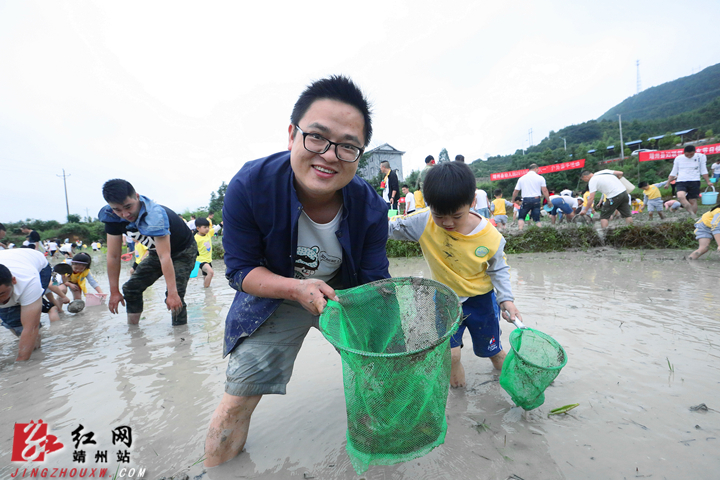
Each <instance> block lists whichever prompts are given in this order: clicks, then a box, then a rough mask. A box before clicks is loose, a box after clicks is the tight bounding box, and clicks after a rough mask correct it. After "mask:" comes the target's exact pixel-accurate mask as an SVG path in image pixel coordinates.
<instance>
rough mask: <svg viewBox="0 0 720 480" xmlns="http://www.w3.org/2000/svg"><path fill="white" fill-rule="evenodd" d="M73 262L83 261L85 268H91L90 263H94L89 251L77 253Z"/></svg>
mask: <svg viewBox="0 0 720 480" xmlns="http://www.w3.org/2000/svg"><path fill="white" fill-rule="evenodd" d="M71 262H72V263H82V264H84V265H85V268H86V269H88V268H90V263H92V258H91V257H90V255H88V254H87V253H77V254H75V256H74V257H73V258H72V260H71Z"/></svg>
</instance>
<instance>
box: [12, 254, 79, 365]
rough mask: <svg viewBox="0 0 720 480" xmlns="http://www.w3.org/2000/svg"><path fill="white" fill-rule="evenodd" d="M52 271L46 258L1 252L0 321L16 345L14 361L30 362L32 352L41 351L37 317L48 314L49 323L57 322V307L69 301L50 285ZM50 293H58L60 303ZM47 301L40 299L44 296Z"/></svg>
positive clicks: (36, 255) (41, 255)
mask: <svg viewBox="0 0 720 480" xmlns="http://www.w3.org/2000/svg"><path fill="white" fill-rule="evenodd" d="M51 277H52V268H51V267H50V264H49V263H48V261H47V259H46V258H45V255H44V254H42V253H40V252H38V251H37V250H34V249H31V248H20V249H17V250H3V251H2V252H0V320H2V326H3V327H5V328H7V329H8V330H10V331H11V332H12V333H13V334H14V335H15V336H16V337H18V338H19V342H18V355H17V359H16V361H18V362H22V361H25V360H28V359H30V355H31V354H32V351H33V350H35V349H37V348H40V315H41V314H42V313H47V314H48V315H49V316H50V321H51V322H54V321H56V320H58V319H59V318H60V315H59V308H58V305H60V306H62V303H60V302H63V303H69V301H70V300H69V299H68V298H67V297H66V296H65V295H64V294H63V293H62V292H60V291H59V290H58V288H57V287H55V286H53V285H51V283H50V278H51ZM49 290H52V291H53V292H55V293H57V294H58V296H59V297H60V300H59V301H58V302H57V303H55V304H53V303H54V302H55V298H54V297H53V296H52V294H51V293H49ZM46 294H47V296H48V299H47V300H45V299H43V296H44V295H46Z"/></svg>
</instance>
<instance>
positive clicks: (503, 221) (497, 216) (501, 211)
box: [490, 188, 513, 232]
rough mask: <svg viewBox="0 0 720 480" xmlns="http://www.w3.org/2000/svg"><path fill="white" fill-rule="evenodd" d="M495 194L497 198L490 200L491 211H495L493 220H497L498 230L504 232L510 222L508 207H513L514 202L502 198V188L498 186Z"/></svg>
mask: <svg viewBox="0 0 720 480" xmlns="http://www.w3.org/2000/svg"><path fill="white" fill-rule="evenodd" d="M493 195H494V196H495V200H493V201H492V202H490V211H491V212H492V213H493V220H495V223H496V224H497V228H498V230H500V231H501V232H502V231H503V230H505V226H506V225H507V223H508V216H507V210H506V207H512V206H513V204H512V202H508V201H507V200H505V199H504V198H502V189H500V188H496V189H495V191H494V192H493Z"/></svg>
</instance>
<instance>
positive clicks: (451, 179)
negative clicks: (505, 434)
mask: <svg viewBox="0 0 720 480" xmlns="http://www.w3.org/2000/svg"><path fill="white" fill-rule="evenodd" d="M423 192H424V194H425V201H426V202H427V205H428V207H430V208H428V209H424V210H419V211H417V212H416V213H414V214H413V215H409V216H408V217H393V218H392V219H390V220H389V223H388V225H389V227H388V230H389V235H390V237H391V238H394V239H396V240H409V241H413V242H420V247H421V248H422V251H423V255H424V256H425V259H426V260H427V262H428V265H429V266H430V271H431V272H432V276H433V279H435V280H437V281H438V282H441V283H444V284H445V285H447V286H448V287H450V288H452V289H453V291H454V292H455V293H456V294H457V295H458V297H460V300H461V301H462V302H463V304H462V308H463V321H462V323H461V324H460V328H458V330H457V332H456V333H455V335H453V336H452V338H451V339H450V347H451V352H452V367H451V371H450V385H451V386H453V387H464V386H465V369H464V368H463V366H462V363H461V361H460V353H461V348H462V345H463V344H462V337H463V333H464V332H465V329H466V328H467V330H468V331H469V332H470V336H471V337H472V343H473V351H474V352H475V355H476V356H478V357H489V358H490V361H491V362H492V364H493V366H494V367H495V368H496V369H498V370H501V369H502V364H503V361H504V360H505V352H503V351H502V345H501V344H500V322H499V318H500V309H502V312H503V317H504V318H505V319H506V320H507V321H508V322H509V321H511V319H514V318H517V319H518V320H522V317H521V316H520V312H519V311H518V309H517V307H515V303H514V302H513V300H514V298H513V295H512V290H511V287H510V267H509V266H508V264H507V262H506V261H505V253H504V248H505V239H504V238H503V236H502V235H501V234H500V232H498V231H497V229H496V228H495V227H493V226H492V224H491V223H490V222H489V221H488V220H487V219H485V218H483V217H482V216H480V215H478V214H476V213H475V212H473V211H471V209H472V208H473V207H474V206H475V201H476V199H475V175H474V174H473V172H472V170H471V169H470V167H468V166H467V165H466V164H464V163H459V162H448V163H441V164H440V165H438V166H436V167H435V168H433V169H432V170H431V171H430V172H429V173H428V174H427V177H426V178H425V189H424V190H423ZM449 259H450V260H449ZM494 290H497V292H498V293H497V296H496V295H495V291H494ZM498 305H499V306H500V309H498Z"/></svg>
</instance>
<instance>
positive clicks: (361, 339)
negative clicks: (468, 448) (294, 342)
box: [320, 277, 462, 474]
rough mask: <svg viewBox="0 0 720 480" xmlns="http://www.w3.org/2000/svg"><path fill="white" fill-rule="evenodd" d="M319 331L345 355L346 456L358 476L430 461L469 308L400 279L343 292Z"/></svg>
mask: <svg viewBox="0 0 720 480" xmlns="http://www.w3.org/2000/svg"><path fill="white" fill-rule="evenodd" d="M336 293H337V296H338V298H339V300H340V301H339V302H334V301H332V300H329V301H328V304H327V306H326V307H325V309H324V310H323V312H322V314H321V315H320V331H321V332H322V334H323V335H324V336H325V338H326V339H328V341H330V343H331V344H332V345H333V346H334V347H335V348H336V349H337V350H338V351H339V352H340V356H341V357H342V364H343V383H344V386H345V406H346V411H347V424H348V430H347V444H346V450H347V452H348V455H349V456H350V460H351V463H352V465H353V467H354V468H355V471H356V472H357V473H358V474H361V473H362V472H364V471H365V470H367V468H368V467H369V465H392V464H395V463H399V462H406V461H409V460H412V459H414V458H418V457H420V456H422V455H425V454H427V453H429V452H430V451H431V450H432V449H433V448H435V447H437V446H438V445H440V444H442V443H443V442H444V441H445V433H446V431H447V419H446V416H445V408H446V402H447V397H448V390H449V388H450V337H451V336H452V335H453V333H455V331H456V330H457V328H458V326H459V324H460V321H461V316H462V308H461V306H460V301H459V299H458V298H457V295H456V294H455V293H454V292H453V291H452V290H451V289H450V288H448V287H447V286H445V285H443V284H441V283H438V282H436V281H434V280H430V279H423V278H414V277H399V278H390V279H386V280H378V281H376V282H372V283H368V284H365V285H361V286H359V287H355V288H351V289H349V290H337V291H336Z"/></svg>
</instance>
